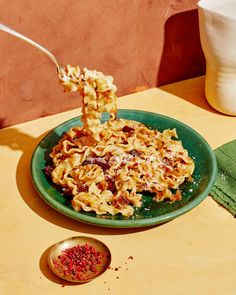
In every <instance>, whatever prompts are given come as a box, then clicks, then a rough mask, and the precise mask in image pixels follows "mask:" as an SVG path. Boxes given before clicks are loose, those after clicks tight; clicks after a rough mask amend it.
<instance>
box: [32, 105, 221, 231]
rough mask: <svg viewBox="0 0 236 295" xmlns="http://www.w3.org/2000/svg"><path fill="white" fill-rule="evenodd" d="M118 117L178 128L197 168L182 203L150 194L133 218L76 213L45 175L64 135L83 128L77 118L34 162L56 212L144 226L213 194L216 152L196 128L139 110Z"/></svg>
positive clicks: (52, 135)
mask: <svg viewBox="0 0 236 295" xmlns="http://www.w3.org/2000/svg"><path fill="white" fill-rule="evenodd" d="M118 117H120V118H125V119H129V120H135V121H139V122H142V123H144V124H145V125H146V126H148V127H150V128H153V129H158V130H159V131H163V130H164V129H167V128H176V130H177V134H178V138H179V140H181V141H182V143H183V146H184V147H185V148H186V149H187V150H188V152H189V155H190V156H191V157H192V158H193V159H194V162H195V165H196V168H195V172H194V175H193V177H194V182H193V183H186V184H183V185H182V187H181V189H182V191H183V198H182V200H181V201H178V202H175V203H172V204H168V203H164V202H159V203H157V202H154V201H153V200H152V198H151V197H150V196H148V195H145V194H144V195H143V205H142V207H141V208H139V209H137V210H136V211H135V214H134V215H133V216H132V217H130V218H125V217H122V216H120V215H117V216H97V215H96V214H95V213H86V212H76V211H74V210H73V209H72V207H71V205H70V201H68V200H67V199H66V198H65V197H64V196H63V195H62V194H61V193H60V192H59V191H58V189H57V188H56V187H55V186H54V185H53V183H52V182H51V181H50V180H49V179H48V178H47V177H46V176H45V174H44V167H45V165H47V162H48V161H49V154H50V152H51V149H52V147H53V146H54V145H56V144H57V142H58V140H59V139H60V137H61V136H62V134H63V133H64V132H66V131H68V130H69V129H70V128H71V127H73V126H81V125H82V123H81V121H80V118H79V117H78V118H73V119H71V120H69V121H66V122H65V123H63V124H61V125H59V126H58V127H56V128H55V129H54V130H52V131H51V132H49V133H48V134H47V135H46V136H45V137H44V139H43V140H42V141H41V142H40V143H39V144H38V146H37V147H36V149H35V151H34V153H33V156H32V160H31V177H32V180H33V183H34V185H35V188H36V190H37V191H38V193H39V194H40V196H41V197H42V198H43V199H44V201H46V202H47V203H48V204H49V205H50V206H52V207H53V208H54V209H55V210H57V211H59V212H61V213H62V214H65V215H67V216H69V217H71V218H73V219H75V220H79V221H82V222H86V223H89V224H94V225H99V226H106V227H124V228H125V227H127V228H132V227H143V226H150V225H154V224H160V223H164V222H166V221H169V220H172V219H174V218H176V217H178V216H180V215H182V214H184V213H186V212H188V211H189V210H191V209H192V208H194V207H195V206H197V205H198V204H199V203H200V202H201V201H202V200H204V198H205V197H206V196H207V195H208V193H209V192H210V190H211V188H212V186H213V185H214V182H215V179H216V175H217V164H216V159H215V155H214V152H213V151H212V149H211V148H210V146H209V145H208V143H207V142H206V141H205V140H204V139H203V137H202V136H201V135H199V134H198V133H197V132H196V131H194V130H193V129H192V128H190V127H188V126H187V125H185V124H183V123H181V122H179V121H177V120H175V119H172V118H169V117H166V116H163V115H159V114H155V113H151V112H144V111H137V110H119V112H118ZM102 119H103V121H105V120H107V119H108V114H103V117H102Z"/></svg>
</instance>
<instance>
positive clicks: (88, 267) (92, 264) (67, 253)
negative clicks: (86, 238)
mask: <svg viewBox="0 0 236 295" xmlns="http://www.w3.org/2000/svg"><path fill="white" fill-rule="evenodd" d="M102 258H103V254H102V253H101V252H99V251H97V250H96V249H95V247H93V246H91V245H89V244H87V243H86V244H84V245H76V246H74V247H71V248H67V249H65V250H63V251H62V254H61V255H59V256H58V259H53V264H54V267H55V268H56V269H57V270H58V271H60V272H62V274H63V275H64V276H71V277H72V278H74V279H75V280H81V281H86V280H87V279H89V278H91V277H94V276H96V275H97V274H98V273H99V269H100V268H99V265H100V264H101V262H102Z"/></svg>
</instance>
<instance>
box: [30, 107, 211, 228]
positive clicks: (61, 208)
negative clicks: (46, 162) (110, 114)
mask: <svg viewBox="0 0 236 295" xmlns="http://www.w3.org/2000/svg"><path fill="white" fill-rule="evenodd" d="M128 112H132V113H145V114H150V115H152V116H153V115H154V116H157V117H159V118H163V119H168V120H170V121H172V122H173V123H175V122H176V123H177V124H178V125H182V126H184V127H185V128H187V129H189V130H190V131H191V132H192V133H194V135H195V136H196V137H197V138H198V139H200V141H201V143H203V144H204V146H205V148H206V150H207V151H208V153H209V156H210V157H209V159H210V160H211V164H212V173H211V177H210V180H209V182H208V184H207V186H206V188H205V190H204V192H202V193H200V194H199V195H198V196H197V198H195V199H193V200H191V201H190V202H189V203H187V204H185V205H184V206H182V207H180V208H178V209H176V210H173V211H171V212H168V213H165V214H162V215H160V216H155V217H150V218H145V219H144V218H143V219H127V220H126V219H122V220H117V219H116V220H115V219H106V218H103V217H102V216H101V217H99V216H89V215H86V214H84V213H82V212H77V211H75V210H73V209H71V208H69V207H67V206H65V205H63V204H61V203H60V202H58V201H57V200H55V199H53V198H50V197H48V193H46V194H45V191H44V190H43V189H42V187H41V186H40V185H39V181H38V176H37V173H36V170H37V168H36V167H35V159H36V156H37V152H38V150H39V148H40V149H42V147H41V144H42V142H43V141H44V140H45V139H47V138H48V137H50V135H52V134H53V133H54V132H55V130H56V129H60V127H62V126H63V125H68V124H70V123H72V122H76V121H78V122H76V124H75V125H74V126H79V124H78V123H80V124H81V125H82V123H81V121H80V118H81V115H80V116H76V117H73V118H71V119H69V120H66V121H64V122H62V123H60V124H59V125H57V126H55V127H54V128H52V129H51V130H49V131H48V132H47V134H46V135H44V137H43V138H42V139H41V140H40V142H39V143H38V144H37V145H36V147H35V149H34V151H33V153H32V157H31V162H30V177H31V181H32V182H33V185H34V188H35V190H36V192H37V193H38V194H39V195H40V197H41V198H42V199H43V200H44V201H45V202H46V203H47V204H48V205H49V206H51V207H52V208H53V209H54V210H56V211H58V212H59V213H61V214H63V215H66V216H67V217H69V218H72V219H74V220H76V221H80V222H83V223H87V224H90V225H95V226H102V227H110V228H137V227H147V226H152V225H158V224H162V223H165V222H168V221H170V220H173V219H175V218H177V217H179V216H181V215H183V214H185V213H187V212H188V211H190V210H191V209H193V208H195V207H196V206H197V205H198V204H200V203H201V202H202V201H203V200H204V199H205V198H206V197H207V196H208V194H209V192H210V190H211V189H212V187H213V185H214V183H215V181H216V177H217V161H216V157H215V154H214V151H213V150H212V148H211V146H210V145H209V143H208V142H207V141H206V140H205V138H204V137H203V136H202V135H200V134H199V133H198V132H197V131H195V130H194V129H193V128H192V127H190V126H188V125H187V124H185V123H183V122H182V121H179V120H177V119H175V118H172V117H169V116H166V115H162V114H159V113H155V112H149V111H144V110H135V109H119V110H118V117H119V118H122V114H126V113H128ZM65 132H66V131H65ZM58 136H59V135H58ZM60 136H62V135H60Z"/></svg>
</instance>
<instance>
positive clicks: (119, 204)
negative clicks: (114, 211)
mask: <svg viewBox="0 0 236 295" xmlns="http://www.w3.org/2000/svg"><path fill="white" fill-rule="evenodd" d="M128 204H129V200H128V199H127V198H126V196H125V195H124V194H121V195H120V196H119V197H118V198H115V199H114V200H113V201H112V205H113V206H114V207H115V208H118V209H119V208H121V207H122V206H123V205H128Z"/></svg>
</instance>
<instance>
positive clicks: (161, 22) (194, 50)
mask: <svg viewBox="0 0 236 295" xmlns="http://www.w3.org/2000/svg"><path fill="white" fill-rule="evenodd" d="M197 2H198V1H197V0H129V1H128V0H11V1H7V0H0V22H1V23H3V24H5V25H8V26H10V27H11V28H13V29H15V30H16V31H18V32H20V33H22V34H25V35H26V36H28V37H29V38H31V39H33V40H34V41H36V42H38V43H40V44H41V45H43V46H44V47H46V48H47V49H49V50H50V51H51V52H52V53H53V54H54V55H55V56H56V57H57V59H58V60H59V62H60V64H62V65H66V64H71V65H79V66H80V67H81V68H82V67H84V66H86V67H87V68H89V69H96V70H100V71H102V72H103V73H104V74H109V75H112V76H113V77H114V82H115V84H116V85H117V87H118V93H117V94H118V95H119V96H120V95H124V94H128V93H131V92H135V91H139V90H141V89H143V88H149V87H155V86H159V85H163V84H167V83H171V82H175V81H178V80H183V79H187V78H191V77H194V76H199V75H202V74H203V73H204V71H205V60H204V56H203V53H202V50H201V46H200V41H199V31H198V15H197ZM0 61H1V66H0V127H6V126H11V125H14V124H17V123H21V122H25V121H29V120H33V119H36V118H39V117H43V116H47V115H50V114H55V113H59V112H62V111H66V110H69V109H73V108H76V107H79V106H81V100H80V98H79V96H78V95H77V94H75V93H63V89H62V87H61V86H60V85H59V83H58V78H57V74H56V68H55V66H54V64H53V63H52V62H51V61H50V60H49V59H48V57H47V56H46V55H44V54H43V53H41V52H40V51H38V50H37V49H36V48H34V47H32V46H31V45H29V44H27V43H25V42H23V41H21V40H19V39H17V38H15V37H13V36H11V35H9V34H7V33H5V32H2V31H0Z"/></svg>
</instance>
